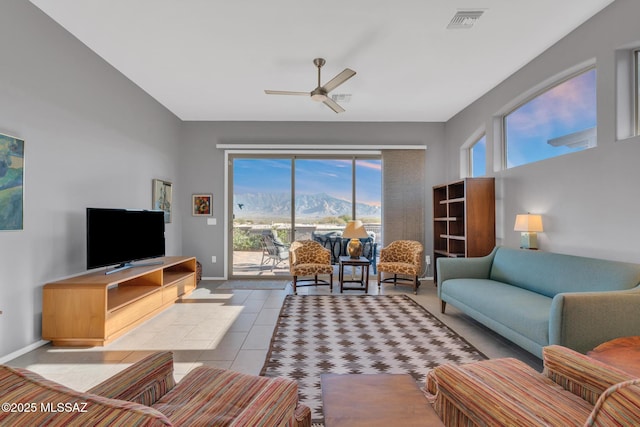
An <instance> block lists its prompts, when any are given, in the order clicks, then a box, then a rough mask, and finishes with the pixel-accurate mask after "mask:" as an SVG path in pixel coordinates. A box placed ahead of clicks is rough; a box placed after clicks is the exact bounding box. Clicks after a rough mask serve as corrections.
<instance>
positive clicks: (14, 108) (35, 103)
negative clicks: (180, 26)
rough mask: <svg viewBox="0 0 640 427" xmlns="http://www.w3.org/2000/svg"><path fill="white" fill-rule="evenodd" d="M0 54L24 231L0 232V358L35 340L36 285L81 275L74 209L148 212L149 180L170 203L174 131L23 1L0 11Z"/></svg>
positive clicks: (0, 93)
mask: <svg viewBox="0 0 640 427" xmlns="http://www.w3.org/2000/svg"><path fill="white" fill-rule="evenodd" d="M0 52H1V55H0V98H1V99H2V102H1V103H0V132H1V133H5V134H9V135H12V136H16V137H19V138H21V139H24V140H25V185H24V194H25V201H24V213H25V215H24V230H23V231H11V232H7V231H0V310H1V311H2V312H3V314H2V315H0V358H2V357H3V356H6V355H8V354H10V353H12V352H15V351H18V350H19V349H23V348H25V347H27V346H30V345H32V344H33V343H36V342H38V341H39V340H40V338H41V335H40V331H41V327H40V322H41V311H42V286H43V285H44V284H45V283H46V282H48V281H51V280H55V279H59V278H62V277H66V276H70V275H75V274H78V273H82V272H85V271H86V266H85V256H86V250H85V219H84V215H85V208H86V207H88V206H94V207H127V208H146V209H149V208H151V181H152V179H153V178H162V179H165V180H168V181H173V182H174V184H175V188H174V190H175V193H176V194H179V193H180V188H181V186H180V183H179V182H178V180H177V161H176V159H177V157H178V155H179V151H178V143H179V132H180V125H181V123H180V121H179V120H178V119H177V118H176V117H175V116H174V115H172V114H171V113H169V112H168V111H167V110H166V109H164V108H163V107H161V106H160V105H159V104H158V103H157V102H156V101H154V100H153V99H152V98H150V97H149V96H148V95H146V94H145V93H144V92H143V91H142V90H140V89H139V88H138V87H137V86H135V85H134V84H132V83H131V82H130V81H129V80H128V79H126V78H125V77H123V76H122V75H121V74H120V73H118V72H117V71H116V70H114V69H113V68H112V67H110V66H109V65H108V64H106V63H105V62H104V61H103V60H102V59H100V58H99V57H98V56H97V55H95V54H94V53H93V52H91V51H90V50H89V49H87V48H86V47H85V46H84V45H83V44H82V43H80V42H79V41H77V40H76V39H75V38H74V37H73V36H71V35H70V34H68V33H67V32H66V31H65V30H63V29H62V28H60V27H59V26H58V25H57V24H55V23H54V22H53V21H52V20H50V19H49V18H48V17H47V16H46V15H44V14H43V13H42V12H40V10H39V9H37V8H36V7H35V6H33V5H32V4H31V3H29V2H28V1H26V0H3V1H2V3H0ZM181 221H182V212H180V211H177V212H176V214H175V216H174V222H173V223H172V224H167V227H166V236H167V253H169V254H180V253H181V252H182V248H181V242H182V237H181V228H180V226H179V224H180V222H181Z"/></svg>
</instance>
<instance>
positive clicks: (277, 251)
mask: <svg viewBox="0 0 640 427" xmlns="http://www.w3.org/2000/svg"><path fill="white" fill-rule="evenodd" d="M381 163H382V162H381V160H380V158H362V159H361V158H357V157H354V156H348V157H344V156H343V157H335V156H334V157H332V158H320V157H318V156H315V157H313V156H304V157H301V156H291V157H288V158H274V157H257V156H253V157H246V156H237V157H232V159H231V168H230V169H231V179H230V186H231V189H230V190H231V191H230V192H229V193H230V194H231V195H232V196H231V197H232V199H233V200H232V201H230V203H232V204H233V209H232V216H233V224H232V227H233V229H232V235H233V247H232V251H231V254H232V256H231V259H232V262H231V266H232V268H231V276H274V275H288V274H289V264H288V252H287V248H288V245H289V244H290V243H291V242H292V241H294V240H305V239H313V238H314V237H317V236H323V237H324V236H331V235H332V234H335V233H339V232H340V231H341V230H342V229H344V226H345V224H346V223H347V221H349V220H350V219H352V218H357V219H360V220H362V221H363V222H364V223H365V227H366V228H367V230H368V231H372V232H374V233H375V234H376V241H377V242H381V240H380V239H381V233H382V230H381V217H382V215H381V210H382V203H381V199H382V175H381V174H382V172H381V169H382V168H381ZM292 224H295V226H293V227H292Z"/></svg>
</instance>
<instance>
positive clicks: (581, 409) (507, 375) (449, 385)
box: [427, 358, 593, 427]
mask: <svg viewBox="0 0 640 427" xmlns="http://www.w3.org/2000/svg"><path fill="white" fill-rule="evenodd" d="M427 380H428V390H437V392H436V396H435V402H434V408H435V410H436V412H437V413H438V415H439V416H440V418H441V419H442V420H443V422H444V423H445V424H446V425H477V426H518V427H534V426H535V427H538V426H563V427H568V426H582V425H583V424H584V421H585V420H586V419H587V417H588V416H589V414H590V412H591V411H592V409H593V406H592V405H591V404H589V403H588V402H587V401H585V400H583V399H581V398H580V397H578V396H576V395H575V394H572V393H571V392H569V391H566V390H564V389H563V388H562V387H560V386H559V385H557V384H556V383H554V382H553V381H551V380H550V379H549V378H547V377H545V376H544V375H541V374H540V373H538V372H536V371H535V370H533V369H532V368H531V367H529V366H528V365H526V364H524V363H523V362H521V361H519V360H516V359H512V358H507V359H493V360H486V361H482V362H477V363H470V364H466V365H460V366H454V365H443V366H439V367H437V368H435V369H433V370H432V371H430V372H429V373H428V375H427Z"/></svg>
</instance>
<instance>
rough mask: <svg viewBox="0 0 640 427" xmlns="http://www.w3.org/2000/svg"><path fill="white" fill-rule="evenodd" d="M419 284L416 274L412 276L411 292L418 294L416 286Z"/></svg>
mask: <svg viewBox="0 0 640 427" xmlns="http://www.w3.org/2000/svg"><path fill="white" fill-rule="evenodd" d="M419 286H420V281H419V280H418V276H415V277H414V278H413V294H414V295H418V287H419Z"/></svg>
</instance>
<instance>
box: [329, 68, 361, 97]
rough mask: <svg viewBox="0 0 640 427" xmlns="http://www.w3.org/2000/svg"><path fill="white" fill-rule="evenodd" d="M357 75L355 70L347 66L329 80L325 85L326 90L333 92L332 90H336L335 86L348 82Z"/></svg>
mask: <svg viewBox="0 0 640 427" xmlns="http://www.w3.org/2000/svg"><path fill="white" fill-rule="evenodd" d="M355 75H356V72H355V71H353V70H352V69H350V68H345V69H344V70H343V71H342V72H341V73H340V74H338V75H337V76H335V77H334V78H333V79H331V80H329V82H328V83H327V84H326V85H324V86H323V87H324V90H326V91H327V92H331V91H332V90H334V89H335V88H337V87H338V86H340V85H341V84H342V83H344V82H346V81H347V80H349V79H350V78H351V77H353V76H355Z"/></svg>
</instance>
